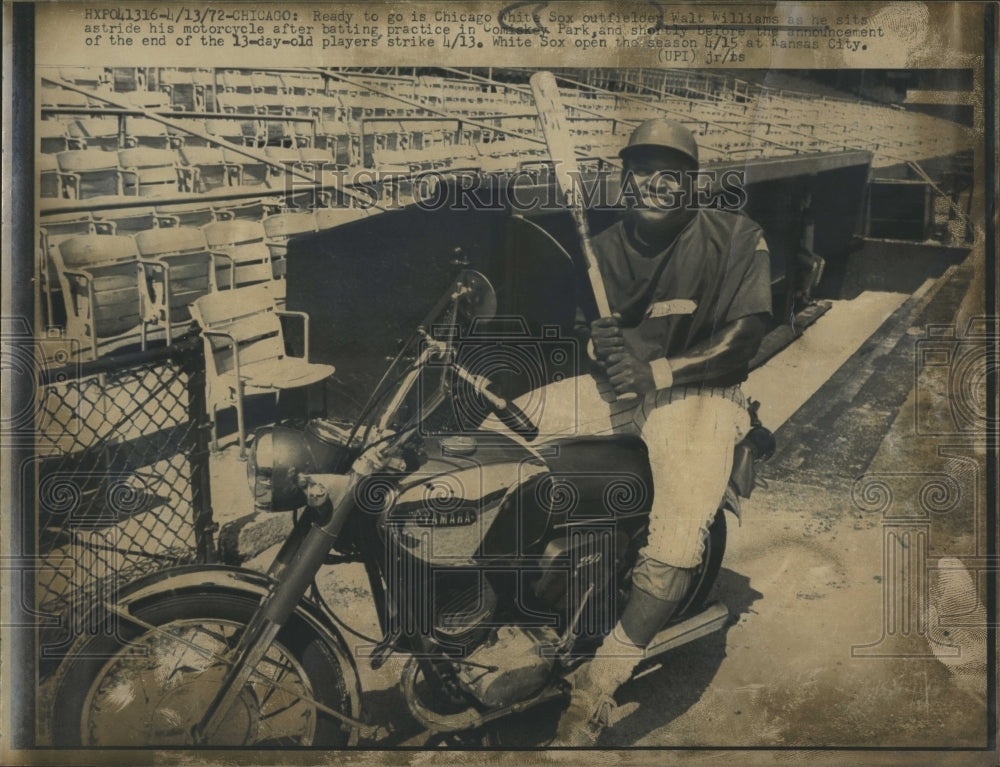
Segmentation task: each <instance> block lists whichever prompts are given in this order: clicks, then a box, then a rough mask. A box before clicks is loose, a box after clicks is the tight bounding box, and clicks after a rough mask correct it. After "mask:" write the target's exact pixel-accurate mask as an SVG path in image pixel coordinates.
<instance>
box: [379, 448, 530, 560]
mask: <svg viewBox="0 0 1000 767" xmlns="http://www.w3.org/2000/svg"><path fill="white" fill-rule="evenodd" d="M423 449H424V456H423V457H422V458H421V464H420V466H419V468H418V469H417V470H416V471H414V472H413V473H412V474H411V475H410V476H409V477H407V479H406V480H405V481H404V482H403V483H402V484H400V485H399V486H398V487H397V489H396V491H395V492H394V493H392V494H390V495H389V496H388V497H387V498H386V501H385V505H384V507H383V510H382V513H381V517H380V525H379V526H380V529H381V530H382V532H383V535H384V536H386V537H387V538H388V539H391V540H392V541H394V542H395V543H396V544H397V545H400V546H402V547H403V548H404V549H405V550H406V551H408V552H409V553H410V554H411V555H412V556H414V557H416V558H418V559H420V560H424V561H427V562H429V563H431V564H434V565H437V566H443V567H461V566H463V565H470V564H473V563H475V562H477V561H481V559H482V552H481V544H482V542H483V539H484V538H485V537H486V535H487V533H488V532H489V531H490V529H491V527H492V526H493V525H494V524H495V523H496V522H497V521H498V519H499V518H500V517H501V516H503V517H504V518H507V517H509V516H510V515H509V514H507V513H504V514H501V511H502V510H503V508H504V507H505V506H506V507H510V505H511V502H512V499H513V498H514V497H515V496H516V495H517V494H518V493H519V491H520V490H521V489H522V488H524V487H526V486H528V487H530V486H532V484H533V483H534V482H537V481H538V479H539V478H540V477H543V476H545V475H547V474H548V467H547V466H546V464H545V462H544V461H543V460H542V459H541V457H540V456H539V455H538V454H537V453H535V452H534V451H533V450H531V449H530V448H528V447H526V446H525V445H524V443H522V442H519V441H517V440H515V439H512V438H510V437H508V436H506V435H504V434H500V433H496V432H474V433H471V434H464V435H461V436H440V437H438V436H430V437H427V438H425V440H424V445H423ZM520 511H523V514H521V517H522V522H523V521H527V523H528V524H527V525H525V527H527V528H529V529H530V530H534V531H535V535H534V536H532V537H538V536H539V535H540V534H541V532H543V531H544V530H545V528H546V527H547V525H548V517H547V511H546V510H545V509H543V508H540V507H537V506H535V505H532V508H524V509H520ZM528 516H530V517H531V519H530V520H526V519H525V518H526V517H528ZM510 523H511V520H510V519H506V521H505V524H510ZM508 553H513V552H508Z"/></svg>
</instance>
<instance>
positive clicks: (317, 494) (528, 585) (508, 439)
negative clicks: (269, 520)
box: [52, 268, 774, 748]
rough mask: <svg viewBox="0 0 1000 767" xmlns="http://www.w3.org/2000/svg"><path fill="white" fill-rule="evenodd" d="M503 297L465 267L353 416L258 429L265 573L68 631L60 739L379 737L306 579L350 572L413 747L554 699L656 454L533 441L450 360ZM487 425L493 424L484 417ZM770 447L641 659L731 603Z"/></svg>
mask: <svg viewBox="0 0 1000 767" xmlns="http://www.w3.org/2000/svg"><path fill="white" fill-rule="evenodd" d="M496 305H497V304H496V293H495V291H494V289H493V286H492V285H491V283H490V280H489V279H488V278H487V277H486V276H484V275H483V274H482V273H481V272H479V271H476V270H473V269H469V268H462V269H461V271H459V272H458V274H457V277H455V279H454V281H453V282H452V283H451V285H450V286H449V288H448V289H447V290H446V291H445V293H444V295H443V296H442V297H441V298H440V300H439V301H438V303H437V305H436V306H434V307H433V309H432V310H431V311H430V313H429V314H428V315H427V317H426V319H425V320H424V322H423V323H422V324H421V325H420V326H419V327H418V328H417V329H416V330H415V331H414V332H413V334H412V336H411V337H410V339H409V340H408V341H407V342H406V343H405V344H404V345H403V346H402V348H401V350H400V351H399V353H398V354H397V355H396V357H395V359H394V360H392V362H391V364H390V365H389V367H388V369H387V370H386V371H385V372H384V374H383V375H382V379H381V381H380V382H379V384H378V385H377V386H376V387H375V388H374V391H373V392H372V393H371V396H370V398H369V400H368V402H367V404H366V405H365V407H364V408H363V409H362V411H361V413H360V415H358V417H357V418H356V419H354V420H352V421H349V422H348V421H338V420H334V419H330V418H317V419H313V420H311V421H308V422H307V424H306V425H305V428H295V427H292V426H288V425H276V426H272V427H266V428H263V429H260V430H258V431H257V433H256V435H255V438H254V440H253V443H252V447H251V450H250V455H249V458H248V461H247V467H248V474H249V481H250V483H251V486H252V488H253V492H254V498H255V502H256V505H257V508H258V509H269V510H272V511H290V510H295V511H296V512H297V519H296V521H295V524H294V527H293V529H292V531H291V533H290V534H289V535H288V537H287V539H286V540H285V541H284V542H283V544H282V546H281V547H280V551H279V552H278V554H277V555H276V557H275V559H274V562H273V563H272V564H271V566H270V568H269V570H268V571H267V572H266V573H263V574H261V573H257V572H253V571H250V570H247V569H241V568H235V567H228V566H221V565H214V566H213V565H209V566H206V565H192V566H185V567H178V568H173V569H170V570H165V571H163V572H160V573H156V574H153V575H150V576H147V577H145V578H144V579H141V580H139V581H137V582H135V583H132V584H130V585H128V586H126V587H124V588H123V589H122V590H121V591H120V592H119V593H118V594H117V595H116V597H115V598H114V599H113V600H111V601H109V603H108V604H109V605H110V607H109V608H107V609H109V610H110V611H111V615H110V616H108V620H112V621H113V622H114V626H115V630H114V631H111V632H105V633H103V634H98V635H85V636H82V637H80V638H79V640H78V641H77V643H76V645H75V647H74V648H73V650H72V651H71V653H70V654H69V656H68V657H67V658H66V660H65V661H64V662H63V663H62V665H61V667H60V669H59V672H58V674H57V677H56V692H55V695H54V705H53V712H52V713H53V716H52V723H53V724H52V728H53V733H52V734H53V740H54V743H55V745H57V746H60V747H81V746H82V747H103V746H144V747H169V746H187V747H197V746H227V747H242V748H245V747H254V748H261V747H269V746H270V747H323V748H342V747H347V746H351V745H353V744H356V743H357V742H358V740H359V739H360V738H365V739H371V738H373V737H375V734H376V732H377V730H376V727H375V726H374V725H373V724H372V723H370V722H368V721H366V719H365V716H364V713H363V706H362V703H363V690H362V688H361V683H360V679H359V673H358V667H357V665H356V663H357V661H356V659H355V657H354V655H352V653H351V651H350V649H349V646H348V643H347V641H346V638H345V634H344V633H343V631H342V628H341V627H342V626H344V625H345V624H344V621H343V620H342V618H341V617H340V616H338V615H337V614H336V613H335V611H334V610H333V609H332V608H331V607H330V606H329V605H328V603H327V601H326V599H325V598H324V595H323V594H322V593H321V591H320V590H319V589H318V588H317V586H316V580H315V579H316V575H317V572H318V571H319V570H320V568H321V567H323V566H324V565H330V564H339V563H348V562H358V563H361V564H362V565H363V566H364V569H365V572H366V574H367V577H368V581H369V586H370V591H371V596H372V599H373V600H374V603H375V607H376V610H377V614H378V616H379V621H380V624H381V626H380V627H381V630H382V636H381V638H373V642H372V645H373V646H371V649H370V652H368V653H367V656H368V657H367V658H366V659H365V660H367V662H369V663H370V664H371V665H372V667H373V668H378V667H380V666H381V665H382V664H384V663H385V662H386V660H387V658H389V657H390V656H391V655H392V654H394V653H403V654H406V655H407V656H408V660H407V661H406V663H405V667H404V670H403V673H402V676H401V679H400V682H399V685H400V689H401V694H402V697H403V699H404V700H405V701H406V704H407V706H408V708H409V711H410V713H411V714H412V716H413V717H414V718H415V719H416V721H417V722H419V723H420V725H422V726H423V727H424V728H426V730H427V731H428V732H429V733H435V734H437V735H440V736H442V737H444V736H448V735H453V736H455V737H456V738H457V737H459V736H460V735H461V734H463V733H466V734H467V733H476V732H483V731H486V730H488V729H489V727H488V726H496V723H501V725H502V722H503V721H509V720H510V718H511V717H514V716H516V715H517V714H521V713H523V712H531V711H535V710H537V707H539V706H543V705H544V704H551V705H553V706H558V705H560V704H561V703H562V702H563V701H564V699H565V697H566V694H567V689H568V684H567V681H566V678H567V675H568V674H569V673H570V672H571V671H572V670H573V669H575V668H576V667H577V666H579V665H580V664H581V663H583V662H584V661H585V660H586V659H587V658H588V657H589V656H590V655H591V654H592V653H593V652H594V650H595V649H596V647H597V646H598V645H599V644H600V642H601V640H602V638H603V637H604V636H605V635H606V634H607V633H608V632H609V631H610V630H611V629H612V628H613V627H614V625H615V624H616V622H617V620H618V617H619V614H620V612H621V610H622V608H623V607H624V605H625V604H626V602H627V599H628V592H629V588H630V585H629V584H630V572H631V568H632V566H633V564H634V562H635V558H636V553H637V551H638V550H639V549H640V548H641V546H642V545H643V543H644V538H645V535H646V524H647V518H648V512H649V504H650V499H651V497H652V493H651V487H652V485H651V475H650V470H649V461H648V456H647V451H646V448H645V445H644V443H643V442H642V440H641V439H640V438H639V437H637V436H628V435H624V436H620V435H611V436H586V437H562V438H558V439H551V440H538V438H537V433H538V429H537V427H536V425H535V423H534V422H533V421H532V419H531V418H530V417H529V416H528V415H527V414H526V413H525V411H524V410H522V409H521V408H520V407H518V406H517V405H516V404H515V403H514V402H513V401H511V400H510V399H508V398H506V397H504V396H501V395H500V394H498V393H496V387H495V386H494V385H493V383H492V382H491V380H490V379H489V377H488V376H487V375H485V374H484V373H483V372H482V370H483V366H482V365H480V366H479V367H478V368H477V366H476V365H475V364H472V363H470V362H469V360H473V361H474V360H475V359H479V358H481V357H482V355H479V356H477V355H475V354H473V355H469V354H465V353H463V350H462V344H463V338H465V339H466V340H467V337H466V336H463V332H464V330H463V329H464V328H467V327H469V326H474V325H475V323H476V322H478V321H481V320H482V319H484V318H489V317H491V316H492V315H493V314H494V313H495V311H496ZM469 348H476V347H475V346H474V345H473V346H472V347H469ZM487 356H488V355H487ZM487 367H488V366H487ZM456 412H459V416H460V417H455V413H456ZM470 414H476V418H472V416H471V415H470ZM489 414H492V415H493V416H494V417H495V419H496V420H497V421H498V422H499V424H498V425H495V426H494V427H489V428H487V427H486V426H485V425H484V424H485V420H484V419H483V418H482V417H483V416H486V415H489ZM477 419H478V422H477ZM486 420H488V419H486ZM470 423H471V424H472V425H471V426H470V425H469V424H470ZM773 450H774V440H773V437H772V436H771V434H770V432H769V431H768V430H767V429H766V428H764V427H763V426H762V425H761V424H760V422H759V420H758V419H757V418H756V414H755V412H754V418H753V427H752V429H751V431H750V433H749V434H748V435H747V437H746V438H745V439H744V440H743V441H742V442H741V443H740V444H739V445H738V446H737V447H736V458H735V460H734V468H733V475H732V479H731V482H730V485H729V488H728V490H727V492H726V495H725V498H723V499H722V501H721V503H720V506H719V510H718V512H717V514H716V516H715V520H714V523H713V524H712V525H711V527H710V528H709V530H708V534H707V540H706V542H705V546H704V556H703V559H702V562H701V564H700V566H699V567H698V569H697V571H696V577H695V578H694V582H693V584H692V586H691V587H690V589H689V591H688V593H687V595H686V596H685V598H684V599H683V602H682V606H681V608H680V609H679V611H678V613H677V615H676V617H675V618H674V619H673V621H672V622H671V623H670V624H669V625H668V626H666V627H665V628H664V629H663V630H662V631H661V632H660V633H659V634H658V635H657V636H656V637H655V638H654V639H653V641H652V642H651V643H650V644H649V646H648V647H647V648H646V650H645V657H646V658H647V659H651V658H655V657H657V656H660V655H662V654H663V653H664V652H667V651H668V650H671V649H673V648H676V647H678V646H680V645H682V644H685V643H688V642H691V641H693V640H696V639H698V638H699V637H703V636H705V635H706V634H708V633H710V632H713V631H716V630H718V629H720V628H722V627H723V626H724V625H726V623H727V621H728V619H729V613H728V610H727V609H726V607H725V606H724V605H723V604H721V603H718V602H714V603H708V602H707V600H708V597H709V594H710V591H711V589H712V586H713V584H714V582H715V580H716V577H717V575H718V573H719V568H720V566H721V562H722V557H723V554H724V551H725V546H726V519H725V512H726V511H727V510H729V511H731V512H734V513H736V514H737V515H738V514H739V510H740V506H739V504H740V501H739V498H740V497H746V496H748V495H749V494H750V491H751V489H752V488H753V486H754V466H755V464H756V463H757V462H759V461H761V460H764V459H766V458H767V457H768V456H769V455H770V453H771V452H773ZM455 742H461V741H455Z"/></svg>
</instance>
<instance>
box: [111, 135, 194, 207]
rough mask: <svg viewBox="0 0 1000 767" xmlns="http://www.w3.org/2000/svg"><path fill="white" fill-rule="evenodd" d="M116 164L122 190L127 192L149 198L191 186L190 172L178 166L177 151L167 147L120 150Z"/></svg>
mask: <svg viewBox="0 0 1000 767" xmlns="http://www.w3.org/2000/svg"><path fill="white" fill-rule="evenodd" d="M118 164H119V165H120V167H121V174H122V192H123V193H124V194H127V195H137V196H139V197H151V196H156V195H164V194H176V193H177V192H178V191H188V190H190V189H192V188H193V183H194V171H193V170H192V169H190V168H184V167H182V166H181V165H180V163H179V162H178V157H177V153H176V152H174V151H172V150H169V149H149V148H146V147H136V148H134V149H123V150H122V151H120V152H119V153H118Z"/></svg>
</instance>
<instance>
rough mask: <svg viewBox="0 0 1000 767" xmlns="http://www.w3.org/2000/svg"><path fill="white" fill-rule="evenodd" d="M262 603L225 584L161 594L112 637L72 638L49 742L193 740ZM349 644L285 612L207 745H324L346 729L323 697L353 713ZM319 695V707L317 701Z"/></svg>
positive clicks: (337, 743)
mask: <svg viewBox="0 0 1000 767" xmlns="http://www.w3.org/2000/svg"><path fill="white" fill-rule="evenodd" d="M258 604H259V601H258V600H257V599H256V598H255V597H254V596H253V595H234V594H231V593H226V594H220V593H195V594H165V595H163V596H161V597H158V598H156V599H153V600H151V601H150V602H149V603H147V604H143V605H141V606H138V607H134V608H133V609H132V611H131V615H132V616H134V617H135V618H136V619H137V620H136V621H132V620H129V619H128V618H127V617H124V618H123V619H122V620H120V621H118V622H117V628H116V631H115V632H113V635H101V636H95V637H92V638H90V639H88V640H85V641H83V642H82V644H80V645H78V646H77V647H75V648H74V651H73V653H72V655H71V656H70V657H69V658H67V659H66V661H64V664H63V666H62V667H61V669H60V673H59V674H58V676H57V680H58V681H57V685H58V686H57V688H56V695H55V702H54V704H53V716H52V737H53V742H54V745H55V746H57V747H84V748H88V747H93V748H100V747H107V746H112V747H121V746H138V747H171V746H175V747H191V746H195V745H197V744H195V743H194V742H193V738H192V728H193V727H194V725H195V724H197V723H198V722H199V721H200V719H201V716H202V714H203V713H204V711H205V708H206V707H207V706H208V703H209V702H210V701H211V700H212V698H213V696H214V695H215V692H216V690H217V689H218V685H219V684H220V683H221V681H222V679H223V676H224V675H225V672H226V669H227V668H228V666H227V665H226V664H225V663H224V662H223V661H222V658H224V657H225V656H226V654H227V652H229V651H231V650H232V648H234V647H235V646H236V644H237V643H238V642H239V638H240V635H241V633H242V631H243V627H244V626H245V625H246V624H247V623H248V622H249V620H250V618H251V617H252V616H253V614H254V612H255V611H256V609H257V607H258ZM349 664H350V661H349V659H348V657H347V655H346V650H340V649H338V648H336V647H331V645H330V643H328V642H326V641H324V640H323V639H322V638H321V637H320V636H319V634H318V632H317V631H316V630H315V629H314V628H313V627H312V626H310V625H309V624H308V623H307V621H305V620H303V619H301V618H298V617H297V616H293V617H292V618H290V619H289V621H288V623H287V624H286V625H285V627H284V628H283V629H282V631H281V632H279V634H278V636H277V638H276V640H275V641H274V642H273V643H272V645H271V647H270V648H269V649H268V651H267V653H266V654H265V656H264V658H263V659H262V661H261V662H260V664H258V666H257V668H256V670H255V673H254V674H253V675H252V676H251V678H250V680H249V681H248V682H247V684H246V686H245V687H244V688H243V689H242V690H241V691H240V693H239V695H238V696H237V699H236V702H235V703H234V704H233V705H232V706H231V707H230V710H229V712H228V713H227V714H226V715H225V717H224V719H223V722H222V724H221V725H220V726H219V727H218V729H217V731H216V733H215V734H214V736H213V737H212V738H211V741H210V743H209V744H208V745H210V746H232V747H240V748H245V747H255V748H267V747H328V748H339V747H343V746H345V745H347V744H348V742H349V739H350V735H351V731H350V730H349V729H347V728H345V727H344V726H343V725H342V724H341V722H340V721H339V720H338V719H336V718H335V717H333V716H331V715H330V714H329V713H328V712H325V711H323V710H322V708H321V706H322V707H326V708H329V709H332V710H334V711H338V712H341V713H343V714H346V715H348V716H355V715H356V714H357V711H356V710H355V708H356V704H357V701H358V699H359V691H357V690H352V689H350V686H349V684H348V680H349V679H351V678H353V676H354V675H353V673H352V672H351V671H350V669H349V668H348V665H349ZM317 703H318V704H320V705H319V706H318V705H317Z"/></svg>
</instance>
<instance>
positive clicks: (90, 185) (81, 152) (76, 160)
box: [56, 149, 123, 200]
mask: <svg viewBox="0 0 1000 767" xmlns="http://www.w3.org/2000/svg"><path fill="white" fill-rule="evenodd" d="M56 162H57V163H58V166H59V184H60V189H61V190H62V194H63V196H65V197H69V198H71V199H74V200H84V199H88V198H91V197H100V196H104V195H120V194H122V188H123V187H122V175H121V169H120V168H119V166H118V154H117V152H104V151H101V150H100V149H70V150H67V151H65V152H59V153H58V154H57V155H56Z"/></svg>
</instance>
